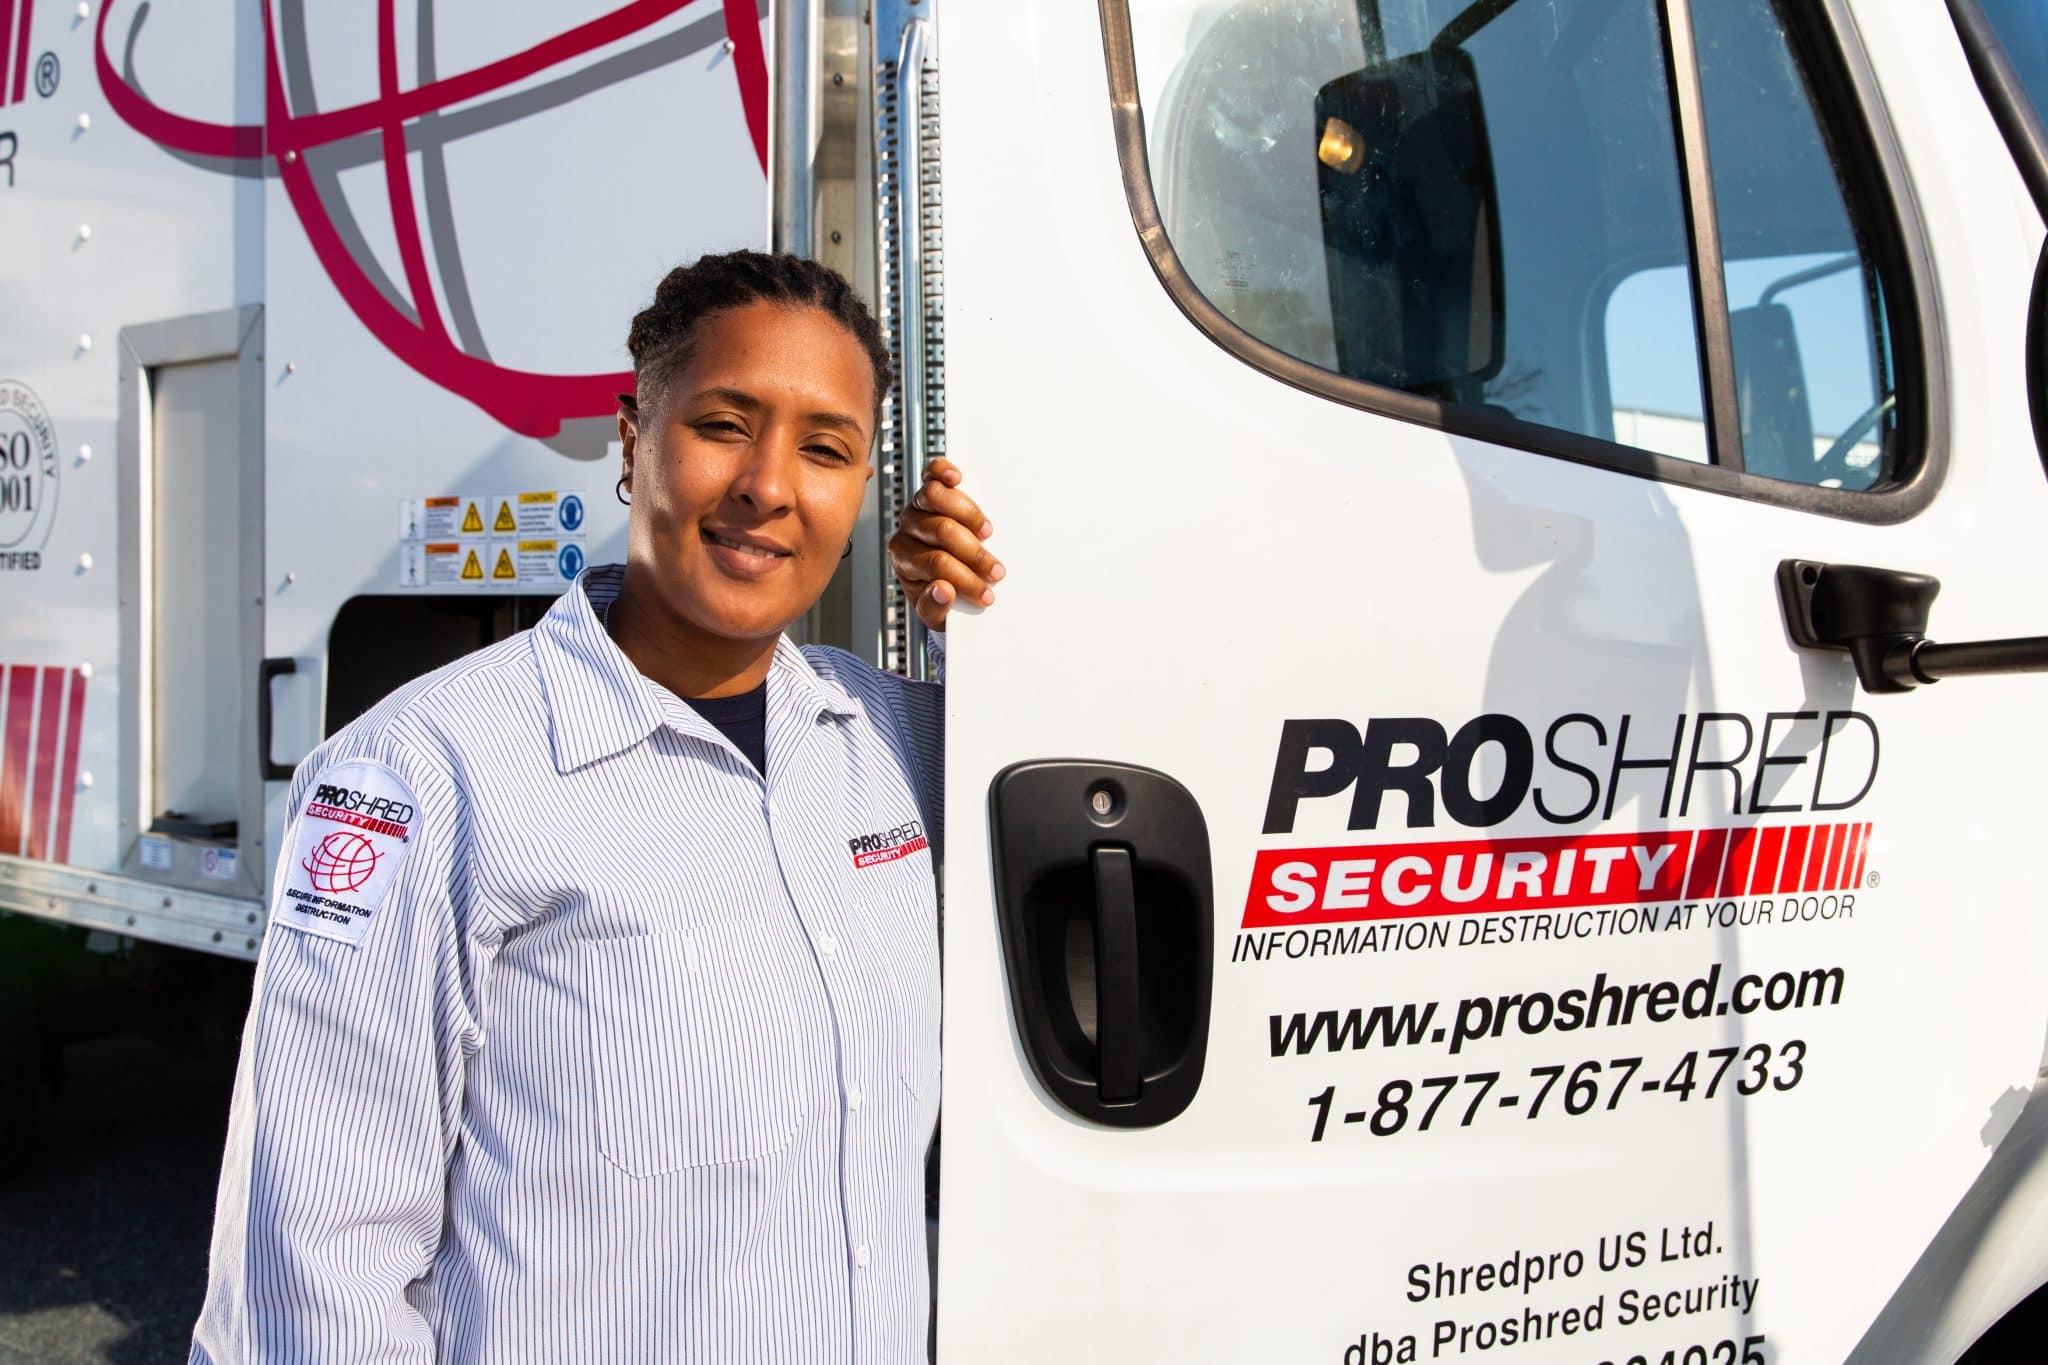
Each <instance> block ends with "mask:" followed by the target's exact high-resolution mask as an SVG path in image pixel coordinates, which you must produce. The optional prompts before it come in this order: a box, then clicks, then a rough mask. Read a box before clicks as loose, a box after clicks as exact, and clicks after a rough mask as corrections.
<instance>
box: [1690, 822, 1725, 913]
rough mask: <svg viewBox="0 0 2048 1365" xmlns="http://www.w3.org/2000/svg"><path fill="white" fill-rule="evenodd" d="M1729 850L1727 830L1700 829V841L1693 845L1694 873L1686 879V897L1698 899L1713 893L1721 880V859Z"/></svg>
mask: <svg viewBox="0 0 2048 1365" xmlns="http://www.w3.org/2000/svg"><path fill="white" fill-rule="evenodd" d="M1727 851H1728V831H1727V830H1725V829H1707V830H1701V831H1700V836H1699V841H1698V843H1697V844H1695V845H1694V847H1693V855H1692V875H1691V876H1689V877H1687V878H1686V880H1685V895H1686V899H1688V900H1698V899H1700V898H1701V897H1702V896H1709V895H1712V894H1713V891H1714V887H1715V885H1716V884H1717V883H1718V882H1719V881H1720V880H1721V859H1722V858H1723V856H1724V855H1725V854H1726V853H1727Z"/></svg>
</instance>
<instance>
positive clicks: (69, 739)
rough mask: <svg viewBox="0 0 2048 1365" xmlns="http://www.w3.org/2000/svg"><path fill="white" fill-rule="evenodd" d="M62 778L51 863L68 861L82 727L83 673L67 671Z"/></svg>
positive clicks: (76, 791) (83, 712)
mask: <svg viewBox="0 0 2048 1365" xmlns="http://www.w3.org/2000/svg"><path fill="white" fill-rule="evenodd" d="M64 714H65V716H66V718H67V719H68V722H69V723H68V724H67V725H66V726H65V728H64V779H63V785H62V786H60V787H58V788H57V837H56V840H55V842H54V843H53V845H52V846H51V849H50V860H51V861H52V862H58V863H63V862H69V861H70V860H71V798H72V797H74V796H76V795H77V794H78V736H79V732H80V731H81V730H83V729H84V728H85V674H83V673H81V672H79V671H78V670H77V669H75V668H74V669H72V670H71V702H70V704H69V705H68V706H66V707H65V708H64Z"/></svg>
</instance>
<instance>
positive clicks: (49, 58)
mask: <svg viewBox="0 0 2048 1365" xmlns="http://www.w3.org/2000/svg"><path fill="white" fill-rule="evenodd" d="M62 71H63V68H62V67H60V66H58V65H57V54H56V53H54V52H45V53H44V54H43V55H42V56H40V57H38V58H36V93H37V94H38V95H41V96H42V97H43V98H44V99H48V98H50V96H52V95H54V94H56V93H57V77H58V75H59V74H61V73H62Z"/></svg>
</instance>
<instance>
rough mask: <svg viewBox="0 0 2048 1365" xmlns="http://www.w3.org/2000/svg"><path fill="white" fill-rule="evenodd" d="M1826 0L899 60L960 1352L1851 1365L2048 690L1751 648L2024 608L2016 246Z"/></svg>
mask: <svg viewBox="0 0 2048 1365" xmlns="http://www.w3.org/2000/svg"><path fill="white" fill-rule="evenodd" d="M1851 9H1852V7H1851V6H1849V5H1847V4H1842V3H1835V0H1825V2H1823V3H1814V4H1804V3H1788V2H1774V0H1715V2H1714V3H1712V4H1708V3H1704V2H1703V0H1694V2H1692V3H1688V0H1521V2H1520V3H1517V2H1516V0H1481V2H1480V3H1470V0H1236V2H1235V3H1231V2H1226V3H1212V2H1208V0H1102V3H1101V4H1100V7H1099V10H1095V9H1090V8H1088V7H1084V6H1080V5H1064V6H1039V7H1034V8H1032V9H1031V10H1030V12H1029V15H1028V17H1027V18H1024V19H1020V17H1019V12H1018V11H1016V10H1014V9H1006V8H1003V7H990V6H980V7H972V6H970V7H960V8H956V9H954V10H951V11H949V12H948V13H947V16H946V33H945V51H944V85H945V90H946V92H947V93H946V114H945V117H946V129H945V134H946V137H945V166H944V185H945V245H946V268H947V280H946V292H947V306H946V312H947V316H948V328H947V331H948V335H947V342H948V347H947V350H948V355H947V395H946V405H947V413H948V419H947V421H948V428H949V429H948V445H949V448H950V453H951V454H952V456H953V457H954V458H956V459H958V460H959V461H961V463H962V464H963V465H964V466H965V467H966V468H967V470H968V472H969V476H970V481H971V484H972V486H973V488H974V491H975V492H976V494H977V496H978V497H980V498H981V499H982V501H983V504H984V505H985V506H986V507H988V508H989V509H990V510H991V513H992V515H993V516H994V518H995V520H996V522H997V524H998V527H999V531H1000V540H999V546H1000V552H1001V554H1002V556H1003V558H1004V560H1005V562H1006V564H1007V565H1008V566H1009V567H1010V571H1011V572H1010V574H1009V577H1008V578H1007V579H1006V580H1005V582H1004V583H1003V585H1002V586H1001V588H1000V589H999V592H1000V596H1001V599H1002V600H1001V603H1000V605H999V606H998V607H997V608H996V609H995V610H994V611H992V612H990V613H988V614H987V615H985V616H970V615H968V614H967V613H965V612H961V613H956V620H955V622H954V624H953V627H952V640H951V644H950V649H949V662H948V668H949V673H948V696H949V726H950V738H949V746H950V747H949V753H948V763H949V808H948V817H949V818H948V822H947V823H948V829H949V833H950V843H949V846H948V873H947V892H948V903H947V918H946V938H945V954H946V983H947V988H948V992H947V1001H946V1017H945V1057H946V1077H947V1079H946V1095H945V1133H946V1137H945V1145H944V1154H943V1169H942V1173H941V1189H942V1200H943V1214H942V1235H941V1246H940V1262H939V1281H938V1293H939V1322H938V1350H939V1356H940V1358H941V1359H942V1360H956V1361H972V1360H1031V1361H1057V1360H1072V1361H1084V1360H1091V1361H1092V1360H1103V1361H1109V1360H1115V1361H1192V1360H1202V1361H1243V1360H1261V1361H1267V1360H1271V1361H1320V1362H1328V1365H1352V1363H1353V1362H1358V1363H1360V1365H1364V1363H1365V1362H1374V1363H1377V1362H1386V1361H1396V1360H1466V1359H1489V1358H1506V1359H1513V1360H1575V1361H1614V1362H1624V1361H1631V1360H1634V1361H1647V1362H1657V1361H1665V1362H1681V1363H1683V1365H1692V1363H1693V1362H1707V1361H1712V1362H1724V1361H1725V1362H1728V1365H1736V1363H1737V1362H1740V1363H1741V1365H1754V1362H1760V1361H1768V1362H1776V1361H1779V1360H1791V1361H1829V1360H1840V1359H1842V1358H1843V1357H1844V1356H1845V1355H1847V1354H1848V1352H1849V1351H1850V1349H1851V1348H1852V1347H1853V1346H1854V1345H1855V1343H1856V1342H1857V1340H1858V1338H1859V1336H1860V1335H1861V1334H1862V1332H1863V1331H1864V1329H1865V1327H1866V1326H1867V1325H1868V1324H1869V1323H1870V1322H1871V1320H1872V1319H1873V1317H1874V1316H1875V1315H1876V1314H1877V1312H1878V1311H1879V1309H1880V1308H1881V1306H1882V1305H1883V1304H1884V1303H1885V1302H1886V1300H1887V1298H1888V1297H1889V1296H1890V1295H1891V1294H1892V1292H1893V1290H1894V1288H1895V1287H1896V1286H1897V1284H1898V1283H1899V1281H1900V1279H1901V1278H1902V1277H1903V1276H1904V1275H1905V1273H1906V1271H1907V1269H1908V1268H1909V1267H1910V1266H1911V1265H1912V1264H1913V1261H1914V1258H1915V1257H1916V1255H1917V1254H1918V1253H1919V1251H1920V1249H1921V1248H1922V1247H1923V1246H1925V1245H1926V1243H1927V1241H1928V1239H1929V1237H1930V1236H1931V1235H1932V1234H1933V1232H1934V1230H1935V1229H1936V1228H1937V1227H1938V1226H1939V1225H1940V1224H1941V1223H1942V1220H1943V1219H1944V1217H1945V1216H1946V1215H1947V1214H1948V1213H1949V1211H1950V1210H1951V1208H1952V1207H1953V1206H1954V1205H1955V1203H1956V1200H1957V1198H1958V1196H1959V1195H1960V1194H1961V1192H1962V1191H1963V1190H1964V1189H1965V1188H1966V1187H1967V1186H1968V1185H1969V1183H1970V1181H1971V1179H1972V1178H1973V1176H1974V1175H1975V1174H1976V1173H1977V1172H1978V1170H1979V1169H1980V1168H1981V1167H1982V1166H1983V1164H1984V1162H1985V1160H1986V1157H1987V1154H1988V1153H1989V1151H1990V1150H1991V1148H1992V1147H1993V1146H1995V1145H1996V1143H1997V1142H1998V1140H1999V1138H2000V1137H2001V1135H2002V1134H2003V1133H2004V1131H2005V1129H2006V1127H2007V1126H2008V1125H2009V1124H2010V1123H2011V1122H2012V1119H2013V1117H2014V1116H2015V1115H2016V1113H2017V1112H2018V1109H2019V1107H2020V1104H2021V1102H2022V1101H2023V1100H2024V1098H2025V1095H2026V1093H2027V1091H2028V1088H2029V1087H2030V1086H2031V1084H2032V1082H2033V1079H2034V1075H2035V1072H2036V1068H2037V1066H2038V1064H2039V1061H2040V1058H2041V1049H2042V1035H2043V1026H2044V1023H2048V971H2044V963H2043V950H2044V947H2048V944H2044V940H2043V935H2042V931H2041V928H2040V924H2039V920H2040V916H2039V915H2038V913H2037V910H2038V907H2039V899H2040V898H2039V893H2038V890H2037V889H2036V888H2035V887H2034V886H2033V884H2032V881H2031V879H2029V878H2027V877H2025V876H2023V875H2022V869H2023V868H2025V867H2027V866H2028V865H2029V863H2028V857H2029V855H2027V853H2026V852H2025V850H2026V849H2027V848H2028V847H2029V846H2030V845H2031V843H2032V841H2033V840H2034V839H2036V838H2037V837H2038V836H2037V826H2038V798H2037V796H2036V795H2035V794H2034V784H2033V782H2032V780H2031V778H2030V777H2027V776H2025V775H2026V774H2030V773H2032V772H2033V771H2035V769H2036V767H2037V765H2038V764H2039V762H2040V760H2041V758H2042V749H2043V730H2042V727H2041V726H2040V725H2039V724H2038V722H2037V721H2035V720H2034V719H2033V718H2032V717H2033V715H2034V714H2035V712H2036V710H2037V709H2038V707H2039V705H2040V703H2041V701H2042V697H2043V693H2042V683H2041V682H2040V681H2039V680H2038V679H2030V678H2025V677H2017V678H2013V677H1968V678H1955V679H1951V680H1948V681H1945V682H1943V683H1941V684H1940V685H1938V686H1931V687H1930V686H1918V687H1916V688H1913V689H1912V690H1909V691H1903V692H1884V691H1873V690H1872V685H1873V684H1874V685H1875V686H1877V687H1880V688H1881V687H1883V686H1885V685H1887V684H1886V678H1885V676H1884V675H1883V673H1882V671H1881V670H1879V671H1876V672H1874V673H1873V674H1872V677H1871V679H1870V680H1868V681H1867V682H1859V679H1858V673H1857V664H1856V661H1855V660H1853V659H1852V658H1851V657H1850V655H1849V654H1847V653H1844V652H1841V651H1839V650H1833V649H1825V648H1810V647H1805V646H1802V645H1800V644H1798V643H1795V640H1794V638H1793V635H1792V634H1791V633H1790V631H1791V630H1792V628H1791V627H1788V621H1787V614H1786V605H1785V604H1786V602H1787V601H1790V602H1791V603H1792V604H1793V607H1794V609H1795V610H1794V615H1795V617H1796V616H1797V615H1798V610H1799V609H1801V608H1802V604H1803V605H1804V607H1806V608H1811V606H1812V604H1813V602H1814V600H1815V593H1817V592H1823V593H1825V592H1833V593H1835V594H1836V595H1837V596H1840V595H1841V594H1843V593H1847V595H1848V596H1849V597H1855V596H1856V591H1855V585H1856V584H1857V583H1858V582H1864V583H1868V582H1872V581H1874V582H1877V583H1878V584H1879V585H1880V587H1881V589H1882V591H1884V592H1891V591H1894V590H1898V589H1900V585H1901V584H1904V585H1905V586H1906V587H1907V588H1910V587H1912V586H1913V585H1912V584H1911V583H1910V582H1909V581H1908V580H1904V579H1899V578H1895V577H1886V576H1882V575H1880V576H1877V577H1876V578H1875V579H1869V578H1867V577H1866V578H1865V579H1860V580H1859V579H1858V578H1857V577H1856V576H1855V575H1849V574H1845V573H1843V572H1842V566H1853V565H1862V566H1869V567H1872V568H1876V569H1881V570H1887V571H1897V572H1898V573H1900V574H1907V573H1910V574H1919V575H1928V576H1931V577H1933V578H1935V579H1938V580H1939V584H1940V595H1939V599H1938V601H1937V602H1936V603H1935V604H1934V605H1933V607H1932V609H1931V621H1930V631H1931V633H1932V634H1933V635H1934V636H1935V637H1937V638H1945V637H1955V638H1982V637H1987V636H1999V635H2006V636H2010V635H2018V634H2024V633H2027V632H2028V631H2031V630H2037V629H2039V628H2040V626H2041V625H2042V620H2041V612H2040V609H2039V605H2038V598H2037V596H2036V595H2035V594H2032V593H2030V592H2026V591H2023V590H2018V589H2017V587H2016V585H2020V584H2032V583H2037V582H2039V581H2040V575H2041V573H2042V570H2043V567H2044V565H2043V557H2042V552H2041V540H2040V535H2039V528H2040V527H2041V525H2042V524H2043V516H2044V513H2048V489H2044V487H2043V483H2042V476H2041V467H2040V465H2039V462H2038V461H2037V460H2036V459H2035V457H2034V453H2033V446H2032V434H2031V430H2030V427H2029V419H2028V411H2027V404H2026V392H2025V377H2024V355H2023V349H2024V348H2023V345H2022V338H2023V337H2024V335H2025V303H2026V301H2025V297H2024V296H2025V293H2026V290H2025V288H2024V284H2023V282H2024V281H2025V280H2026V279H2027V278H2028V272H2029V271H2030V270H2031V268H2032V266H2033V263H2034V259H2035V253H2036V249H2037V247H2038V244H2039V241H2040V237H2041V232H2042V224H2041V220H2040V217H2039V215H2038V214H2037V213H2036V212H2035V210H2034V209H2033V208H2032V206H2031V204H2030V203H2029V201H2028V200H2027V198H2026V196H2025V194H2024V191H2023V188H2022V186H2021V184H2020V182H2019V180H2018V178H2017V176H2016V175H2015V173H2014V171H2013V168H2012V164H2011V162H2010V161H2009V159H2007V157H2006V155H2005V153H2004V151H2003V148H2002V147H2001V144H2000V142H1999V139H1998V136H1997V133H1996V130H1995V129H1994V128H1993V127H1992V124H1991V122H1990V120H1989V118H1988V116H1987V115H1986V114H1985V111H1984V108H1983V105H1982V103H1981V101H1979V100H1978V99H1977V98H1976V97H1975V93H1974V89H1973V86H1972V83H1971V78H1970V74H1969V70H1968V68H1967V65H1966V63H1965V60H1964V57H1963V54H1962V52H1961V49H1960V47H1959V45H1958V43H1957V40H1956V35H1955V33H1954V31H1953V30H1952V29H1951V28H1949V26H1948V20H1947V17H1946V15H1945V14H1944V13H1943V11H1942V9H1941V7H1939V6H1900V5H1890V4H1862V5H1857V6H1854V7H1853V15H1852V13H1851ZM1822 585H1832V586H1831V587H1828V588H1825V589H1824V588H1823V586H1822ZM1845 585H1846V586H1845ZM1886 585H1888V586H1886ZM1924 590H1925V585H1920V591H1921V592H1922V593H1923V594H1924ZM1857 600H1865V599H1863V598H1858V599H1857ZM1837 610H1839V608H1837ZM1806 624H1807V626H1809V627H1810V626H1811V624H1812V623H1811V621H1810V620H1809V621H1807V622H1806ZM1824 624H1825V623H1824ZM1837 624H1839V623H1837ZM1823 633H1824V634H1825V633H1826V631H1825V630H1824V631H1823ZM1908 681H1911V679H1908Z"/></svg>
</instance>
